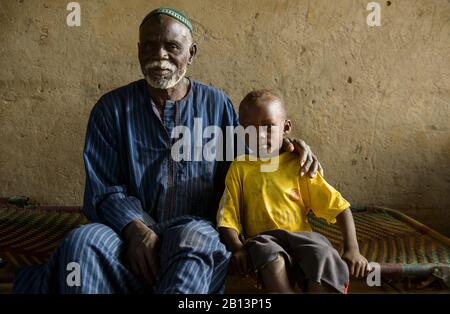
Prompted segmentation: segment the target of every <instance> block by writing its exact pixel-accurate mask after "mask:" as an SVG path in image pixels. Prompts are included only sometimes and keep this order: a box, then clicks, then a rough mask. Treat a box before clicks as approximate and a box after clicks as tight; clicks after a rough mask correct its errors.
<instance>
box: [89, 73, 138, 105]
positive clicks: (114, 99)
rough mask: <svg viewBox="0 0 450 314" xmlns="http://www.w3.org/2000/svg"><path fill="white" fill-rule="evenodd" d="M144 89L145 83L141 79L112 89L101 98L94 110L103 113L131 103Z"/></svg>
mask: <svg viewBox="0 0 450 314" xmlns="http://www.w3.org/2000/svg"><path fill="white" fill-rule="evenodd" d="M143 88H145V81H144V80H143V79H141V80H137V81H134V82H131V83H129V84H126V85H123V86H120V87H117V88H115V89H112V90H110V91H108V92H106V93H105V94H103V95H102V96H101V97H100V99H99V100H98V101H97V103H96V104H95V106H94V109H95V110H101V111H105V110H106V111H110V110H113V109H114V108H116V107H117V106H121V105H122V104H123V103H124V102H127V101H130V100H131V99H130V98H133V97H136V96H138V95H140V94H141V93H142V91H143Z"/></svg>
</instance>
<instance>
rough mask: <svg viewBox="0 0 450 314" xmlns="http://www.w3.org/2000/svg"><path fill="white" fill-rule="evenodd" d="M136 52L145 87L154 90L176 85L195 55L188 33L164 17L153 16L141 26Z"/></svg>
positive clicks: (174, 21)
mask: <svg viewBox="0 0 450 314" xmlns="http://www.w3.org/2000/svg"><path fill="white" fill-rule="evenodd" d="M138 48H139V62H140V64H141V70H142V73H143V74H144V76H145V79H146V80H147V82H148V84H149V85H150V86H152V87H153V88H158V89H169V88H172V87H174V86H175V85H176V84H178V82H179V81H180V80H181V79H182V78H183V77H184V76H185V74H186V71H187V66H188V65H189V64H191V62H192V59H193V57H194V55H195V45H194V44H193V43H192V36H191V34H190V32H189V29H188V28H187V27H186V26H184V25H183V24H182V23H179V22H178V21H177V20H175V19H173V18H171V17H169V16H165V15H159V16H154V17H152V18H150V19H149V20H148V21H147V22H145V23H144V24H143V25H142V27H141V29H140V32H139V44H138Z"/></svg>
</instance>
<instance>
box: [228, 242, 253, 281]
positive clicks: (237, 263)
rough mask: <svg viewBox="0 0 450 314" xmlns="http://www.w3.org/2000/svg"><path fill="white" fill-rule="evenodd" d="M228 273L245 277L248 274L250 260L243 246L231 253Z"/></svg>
mask: <svg viewBox="0 0 450 314" xmlns="http://www.w3.org/2000/svg"><path fill="white" fill-rule="evenodd" d="M230 272H231V273H232V274H239V275H241V276H243V277H247V276H248V275H249V274H250V259H249V255H248V252H247V250H246V249H245V247H244V246H242V248H240V249H239V250H236V251H234V252H233V255H232V256H231V261H230Z"/></svg>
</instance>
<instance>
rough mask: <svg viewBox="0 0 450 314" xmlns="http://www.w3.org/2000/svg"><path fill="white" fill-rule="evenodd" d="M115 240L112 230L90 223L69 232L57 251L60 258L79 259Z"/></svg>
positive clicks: (116, 237) (115, 236) (115, 235)
mask: <svg viewBox="0 0 450 314" xmlns="http://www.w3.org/2000/svg"><path fill="white" fill-rule="evenodd" d="M115 239H118V236H117V234H116V233H115V231H114V230H112V229H111V228H109V227H108V226H106V225H103V224H99V223H92V224H87V225H83V226H80V227H78V228H76V229H73V230H72V231H70V232H69V233H68V234H67V235H66V237H65V238H64V239H63V241H62V242H61V243H60V245H59V247H58V250H59V254H60V255H62V256H61V257H62V258H64V257H65V258H71V259H79V258H82V257H83V256H85V255H86V253H88V252H90V251H92V250H95V249H96V248H99V247H100V246H104V245H107V244H108V243H109V242H111V240H115Z"/></svg>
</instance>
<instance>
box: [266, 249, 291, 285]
mask: <svg viewBox="0 0 450 314" xmlns="http://www.w3.org/2000/svg"><path fill="white" fill-rule="evenodd" d="M259 272H260V273H261V277H262V280H263V282H264V285H265V287H266V289H267V290H268V291H269V292H278V293H295V291H294V288H293V287H292V286H291V283H290V281H289V277H288V273H287V269H286V263H285V261H284V258H283V257H282V256H281V255H280V254H278V255H277V257H276V258H275V259H274V260H273V261H271V262H269V263H267V264H266V265H264V266H263V267H262V268H261V269H260V270H259Z"/></svg>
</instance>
